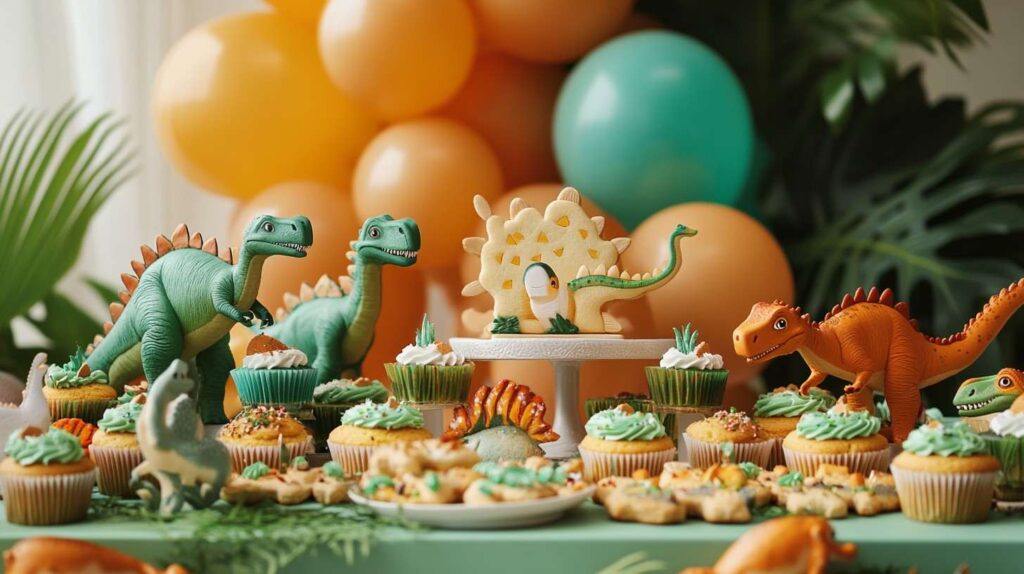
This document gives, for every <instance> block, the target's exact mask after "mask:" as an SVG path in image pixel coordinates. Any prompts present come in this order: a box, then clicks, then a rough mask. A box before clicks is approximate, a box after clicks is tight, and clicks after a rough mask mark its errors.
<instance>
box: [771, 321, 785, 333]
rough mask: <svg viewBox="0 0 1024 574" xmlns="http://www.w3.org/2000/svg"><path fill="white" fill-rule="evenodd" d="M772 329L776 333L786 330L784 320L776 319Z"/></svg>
mask: <svg viewBox="0 0 1024 574" xmlns="http://www.w3.org/2000/svg"><path fill="white" fill-rule="evenodd" d="M772 327H774V328H775V330H776V331H781V330H783V329H785V328H786V320H785V319H778V320H777V321H775V324H774V325H772Z"/></svg>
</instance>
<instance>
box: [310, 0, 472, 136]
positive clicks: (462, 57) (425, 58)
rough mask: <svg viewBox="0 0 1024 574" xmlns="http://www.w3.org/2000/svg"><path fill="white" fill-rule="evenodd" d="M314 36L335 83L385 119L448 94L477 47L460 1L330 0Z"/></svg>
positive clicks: (416, 111)
mask: <svg viewBox="0 0 1024 574" xmlns="http://www.w3.org/2000/svg"><path fill="white" fill-rule="evenodd" d="M319 39H320V54H321V56H322V57H323V63H324V66H325V67H326V68H327V73H328V74H329V75H330V77H331V79H332V80H333V81H334V83H335V85H337V86H338V88H339V89H341V90H342V91H343V92H345V93H346V94H348V95H350V96H352V97H353V98H355V99H356V100H358V101H360V102H363V103H364V104H366V105H368V106H372V108H373V109H374V110H375V111H376V112H377V114H378V115H379V116H380V117H382V118H384V119H386V120H389V121H395V120H400V119H407V118H410V117H412V116H416V115H419V114H422V113H424V112H427V111H429V110H432V109H434V108H436V107H438V106H440V105H442V104H444V103H445V102H446V101H448V100H449V99H450V98H451V97H452V96H454V95H455V92H456V91H457V90H458V89H459V86H461V85H462V82H463V81H464V80H465V79H466V76H468V75H469V69H470V67H471V66H472V64H473V55H474V53H475V51H476V30H475V29H474V25H473V18H472V14H471V13H470V10H469V7H467V6H466V4H465V2H464V1H463V0H414V1H410V0H332V1H331V2H330V3H329V4H327V8H326V9H325V10H324V13H323V16H322V17H321V18H320V36H319Z"/></svg>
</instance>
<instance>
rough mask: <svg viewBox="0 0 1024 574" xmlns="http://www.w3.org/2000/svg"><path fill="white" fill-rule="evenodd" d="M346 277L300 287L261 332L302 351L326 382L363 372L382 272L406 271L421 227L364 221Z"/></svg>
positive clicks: (378, 305) (378, 306)
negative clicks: (391, 269) (388, 268)
mask: <svg viewBox="0 0 1024 574" xmlns="http://www.w3.org/2000/svg"><path fill="white" fill-rule="evenodd" d="M351 247H352V251H349V252H348V254H347V255H348V258H349V259H350V260H351V261H352V262H353V264H352V265H350V266H349V268H348V273H349V277H341V278H339V281H338V282H337V283H335V282H334V281H331V279H330V278H328V277H327V276H326V275H324V276H323V277H321V278H320V281H318V282H317V284H316V286H315V287H310V286H309V285H305V284H303V285H302V289H301V290H300V292H299V295H298V296H295V295H292V294H287V295H285V297H284V303H285V307H286V309H279V310H278V314H277V319H278V322H277V324H276V325H274V326H272V327H270V328H268V329H265V330H264V332H265V333H266V334H268V335H270V336H272V337H274V338H275V339H278V340H279V341H281V342H282V343H284V344H286V345H288V346H290V347H294V348H296V349H299V350H301V351H302V352H303V353H305V354H306V356H307V357H309V362H310V365H311V366H312V367H313V368H315V369H316V370H317V379H318V381H319V382H320V383H326V382H327V381H330V380H332V379H337V378H339V377H347V378H352V379H354V378H356V377H358V376H359V375H361V374H362V366H363V359H365V358H366V353H367V352H368V351H369V350H370V345H371V344H372V343H373V333H374V329H375V328H376V325H377V318H378V317H379V316H380V310H381V268H382V266H384V265H397V266H399V267H409V266H410V265H413V264H414V263H416V255H417V252H418V251H419V249H420V228H419V227H418V226H417V225H416V222H415V221H413V220H412V219H409V218H406V219H398V220H396V219H394V218H392V217H391V216H390V215H378V216H377V217H371V218H369V219H367V220H366V221H364V222H363V226H362V228H361V229H360V230H359V239H357V240H355V241H353V242H352V243H351Z"/></svg>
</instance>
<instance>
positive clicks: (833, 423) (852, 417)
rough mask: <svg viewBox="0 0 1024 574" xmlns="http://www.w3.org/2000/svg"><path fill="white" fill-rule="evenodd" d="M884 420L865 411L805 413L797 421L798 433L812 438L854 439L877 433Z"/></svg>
mask: <svg viewBox="0 0 1024 574" xmlns="http://www.w3.org/2000/svg"><path fill="white" fill-rule="evenodd" d="M881 428H882V421H880V420H878V417H873V416H871V415H870V414H868V413H867V412H865V411H858V412H853V413H849V414H847V413H833V412H824V413H817V412H815V413H805V414H804V415H803V416H801V417H800V421H799V422H797V423H796V434H797V435H799V436H802V437H804V438H809V439H811V440H836V439H841V440H845V439H852V438H861V437H866V436H871V435H873V434H877V433H878V431H879V430H880V429H881Z"/></svg>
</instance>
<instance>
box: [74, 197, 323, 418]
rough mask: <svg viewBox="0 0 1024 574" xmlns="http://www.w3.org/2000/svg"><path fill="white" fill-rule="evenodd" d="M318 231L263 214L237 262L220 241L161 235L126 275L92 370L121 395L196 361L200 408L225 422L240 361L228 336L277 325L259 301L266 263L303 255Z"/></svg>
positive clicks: (303, 222)
mask: <svg viewBox="0 0 1024 574" xmlns="http://www.w3.org/2000/svg"><path fill="white" fill-rule="evenodd" d="M312 243H313V230H312V227H311V226H310V223H309V220H308V219H306V218H305V217H301V216H299V217H290V218H279V217H272V216H269V215H261V216H258V217H256V218H254V219H253V220H252V222H250V223H249V225H248V227H246V229H245V234H244V235H243V237H242V247H241V250H240V251H239V254H238V263H237V264H236V263H235V262H234V255H233V253H232V251H231V248H227V249H225V250H224V251H222V252H220V254H219V255H218V252H217V240H216V239H212V238H211V239H208V240H206V241H203V237H202V235H200V234H198V233H196V234H190V233H189V231H188V228H187V227H186V226H185V225H179V226H178V228H177V229H175V230H174V233H173V234H172V236H171V238H170V239H168V238H167V237H165V236H163V235H158V236H157V237H156V249H155V250H154V249H151V248H150V247H149V246H146V245H143V246H142V261H132V269H133V270H134V271H135V274H134V275H131V274H128V273H124V274H122V275H121V280H122V281H123V282H124V285H125V287H126V288H127V291H124V292H122V293H121V294H120V298H121V302H120V303H111V304H110V316H111V318H112V319H113V322H107V323H106V325H104V331H106V335H105V336H103V337H97V339H96V340H95V341H94V342H93V345H92V346H91V348H90V349H89V350H88V351H89V357H88V359H87V360H86V362H87V364H88V365H89V367H90V368H92V369H93V370H96V369H100V370H103V371H106V372H107V374H108V375H109V377H110V384H111V385H112V386H113V387H114V388H115V389H117V390H118V392H120V391H121V389H122V388H123V387H124V385H125V383H127V382H129V381H131V380H132V379H134V378H135V377H138V376H139V375H145V377H146V379H147V380H150V381H152V380H154V379H155V378H156V377H157V376H158V375H159V374H160V373H162V372H163V371H164V370H166V369H167V367H168V365H170V364H171V361H173V360H174V359H186V360H189V359H192V358H195V361H196V365H197V367H198V369H199V372H200V374H201V380H202V385H200V389H199V405H200V409H201V412H202V416H203V421H204V422H206V423H222V422H227V418H226V417H225V416H224V406H223V403H224V385H225V383H226V382H227V378H228V372H229V371H231V369H232V368H234V365H235V362H234V359H233V358H232V355H231V349H230V348H229V346H228V341H229V337H228V331H230V329H231V327H232V326H234V324H235V323H242V324H244V325H251V324H252V319H253V318H258V319H259V320H260V321H261V322H263V323H265V324H270V323H272V322H273V317H272V316H271V315H270V312H269V311H267V309H266V307H264V306H263V305H261V304H260V302H259V301H257V300H256V293H257V291H259V286H260V275H261V273H262V271H263V263H264V262H265V261H266V259H267V257H270V256H272V255H284V256H287V257H305V256H306V248H307V247H309V246H310V245H312Z"/></svg>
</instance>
